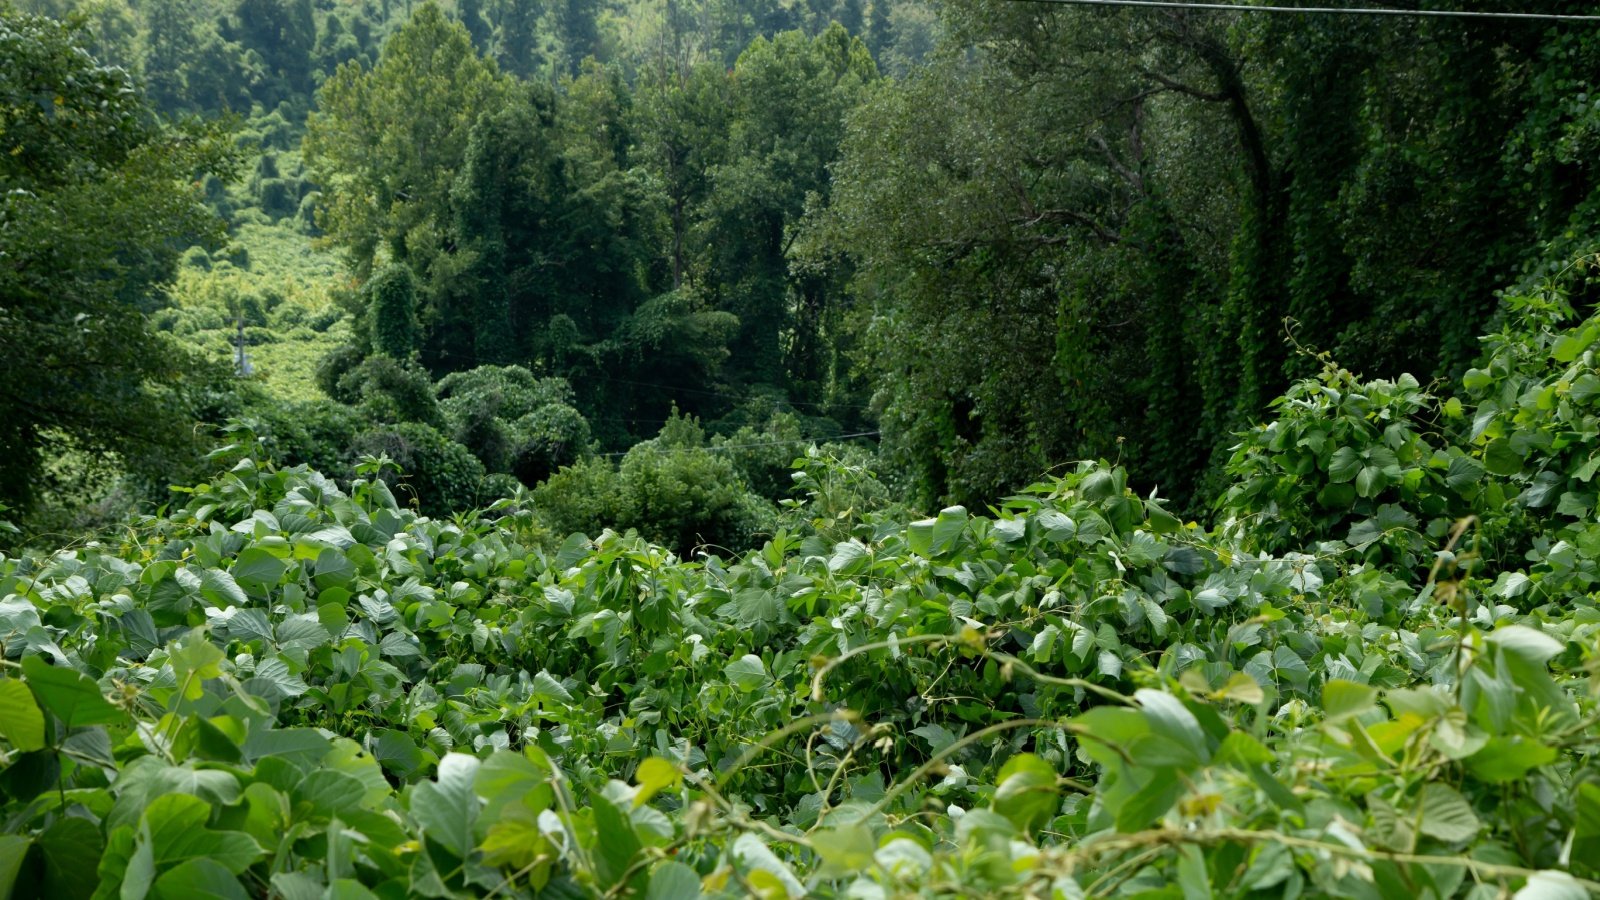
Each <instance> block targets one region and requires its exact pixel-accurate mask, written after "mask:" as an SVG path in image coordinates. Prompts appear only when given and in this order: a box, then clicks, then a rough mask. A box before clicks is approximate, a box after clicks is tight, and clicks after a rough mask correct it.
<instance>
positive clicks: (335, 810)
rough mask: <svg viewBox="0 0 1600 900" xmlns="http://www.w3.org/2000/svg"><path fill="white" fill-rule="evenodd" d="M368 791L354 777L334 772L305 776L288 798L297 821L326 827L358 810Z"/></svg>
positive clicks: (323, 770) (321, 772)
mask: <svg viewBox="0 0 1600 900" xmlns="http://www.w3.org/2000/svg"><path fill="white" fill-rule="evenodd" d="M366 791H367V787H366V785H364V784H362V783H361V782H360V781H359V780H357V779H356V778H354V777H353V776H350V775H346V774H345V773H343V772H336V771H334V770H332V769H317V770H315V771H313V772H311V773H309V774H307V775H306V777H305V778H304V779H302V780H301V782H300V783H299V784H297V785H295V788H294V790H293V791H292V792H290V794H289V802H290V803H291V804H293V815H294V818H295V820H296V821H305V822H318V823H323V822H327V821H329V820H331V819H333V818H334V817H336V816H339V815H340V814H342V813H345V812H349V811H350V810H353V809H357V808H359V807H360V806H361V800H362V798H363V797H364V796H365V795H366Z"/></svg>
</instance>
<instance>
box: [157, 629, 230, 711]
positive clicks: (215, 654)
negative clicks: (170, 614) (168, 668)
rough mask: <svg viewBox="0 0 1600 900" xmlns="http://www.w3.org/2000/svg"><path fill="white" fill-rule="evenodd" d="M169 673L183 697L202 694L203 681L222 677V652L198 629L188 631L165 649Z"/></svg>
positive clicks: (194, 697)
mask: <svg viewBox="0 0 1600 900" xmlns="http://www.w3.org/2000/svg"><path fill="white" fill-rule="evenodd" d="M169 652H170V656H169V660H168V661H169V662H171V663H172V674H173V676H174V677H175V678H176V679H177V681H178V687H179V688H180V689H181V690H182V691H183V696H184V699H187V700H198V699H200V698H201V697H202V696H204V695H205V682H206V681H208V680H210V679H212V678H220V677H222V666H221V663H222V660H223V659H224V654H223V652H222V651H221V650H220V649H218V648H217V645H215V644H213V643H211V641H209V640H207V639H206V636H205V633H204V632H203V631H201V630H199V629H195V630H194V631H191V632H189V634H187V635H185V636H184V638H183V640H182V641H180V642H178V643H175V644H173V645H172V646H171V648H170V649H169Z"/></svg>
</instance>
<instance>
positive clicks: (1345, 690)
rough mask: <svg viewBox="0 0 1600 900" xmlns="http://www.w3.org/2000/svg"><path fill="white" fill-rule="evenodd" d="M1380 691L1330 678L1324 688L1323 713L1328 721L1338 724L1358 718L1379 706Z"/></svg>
mask: <svg viewBox="0 0 1600 900" xmlns="http://www.w3.org/2000/svg"><path fill="white" fill-rule="evenodd" d="M1377 698H1378V689H1377V688H1374V687H1372V686H1371V685H1366V684H1357V683H1356V682H1354V681H1346V680H1344V679H1342V678H1330V679H1328V681H1327V682H1326V683H1325V684H1323V686H1322V711H1323V714H1324V716H1325V717H1326V719H1327V721H1329V722H1337V721H1339V720H1340V719H1347V718H1350V717H1351V716H1358V715H1360V714H1362V713H1364V712H1366V711H1367V710H1369V709H1372V708H1373V707H1374V706H1376V705H1377Z"/></svg>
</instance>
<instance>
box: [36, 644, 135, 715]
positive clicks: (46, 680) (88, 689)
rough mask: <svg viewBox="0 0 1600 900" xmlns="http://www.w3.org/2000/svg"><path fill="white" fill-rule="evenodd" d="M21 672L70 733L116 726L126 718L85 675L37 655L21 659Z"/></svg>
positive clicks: (40, 700) (38, 696)
mask: <svg viewBox="0 0 1600 900" xmlns="http://www.w3.org/2000/svg"><path fill="white" fill-rule="evenodd" d="M22 673H23V675H24V676H25V677H26V679H27V682H28V687H29V688H31V689H32V690H33V694H34V696H35V697H37V698H39V703H40V705H41V706H43V707H44V708H45V709H47V710H49V711H50V712H51V713H52V714H53V715H54V716H55V717H56V718H58V719H60V720H61V723H62V724H63V725H65V726H66V727H67V729H68V730H71V729H73V728H79V727H82V726H84V725H114V724H117V723H119V722H123V721H125V720H126V719H127V715H126V714H125V713H123V711H122V710H120V709H117V708H116V707H115V706H112V705H111V704H110V703H109V702H108V701H107V700H106V698H105V695H103V694H101V693H100V686H99V685H97V684H95V683H94V682H93V681H91V680H89V678H88V677H87V676H85V675H82V674H79V673H78V672H75V671H73V670H71V669H65V668H59V667H56V666H52V665H50V664H49V663H47V662H45V661H44V660H43V659H42V658H41V657H38V656H25V657H23V658H22Z"/></svg>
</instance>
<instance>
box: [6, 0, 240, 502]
mask: <svg viewBox="0 0 1600 900" xmlns="http://www.w3.org/2000/svg"><path fill="white" fill-rule="evenodd" d="M81 39H82V35H81V34H80V32H79V31H78V30H77V29H74V28H72V27H70V26H66V25H63V24H61V23H59V22H56V21H54V20H51V19H48V18H43V17H36V16H24V15H15V14H12V13H11V12H9V10H8V8H7V7H3V6H0V60H4V64H3V66H0V248H3V250H0V253H3V256H0V260H3V262H0V298H4V300H3V301H0V356H3V357H4V358H5V375H4V377H3V378H0V455H3V456H4V458H5V463H4V465H3V466H0V504H9V505H13V506H17V505H23V504H27V503H29V502H31V501H33V500H35V499H37V498H36V494H37V492H38V488H39V486H40V485H39V483H40V482H41V481H45V480H46V479H47V474H46V473H47V462H48V461H49V460H50V459H51V458H52V457H54V456H56V455H58V454H60V453H62V452H63V450H64V449H79V450H83V451H87V452H90V453H95V452H116V453H121V454H123V455H124V456H127V457H132V458H136V459H137V458H143V459H145V460H146V461H150V462H151V466H152V467H165V468H168V469H174V468H175V469H177V471H179V472H181V471H182V468H181V467H182V466H183V465H184V464H185V462H186V461H187V460H188V459H191V458H192V457H193V455H194V453H195V450H196V449H197V448H196V447H194V446H193V445H188V446H186V445H185V442H184V440H183V433H182V429H183V425H184V424H185V423H187V422H189V421H192V420H193V418H194V415H195V407H196V406H197V405H198V404H197V401H196V400H195V398H194V397H193V396H192V395H191V394H189V393H187V392H185V391H183V390H181V389H179V388H177V386H176V383H177V382H178V381H179V380H180V379H182V378H184V377H191V378H194V379H196V380H202V379H204V378H206V377H207V375H206V371H205V368H204V366H203V365H201V364H200V362H199V361H198V360H195V359H192V358H191V357H190V355H189V354H187V353H186V352H185V350H184V348H183V347H181V346H180V345H178V344H176V343H174V342H171V341H167V340H163V339H162V338H161V337H160V336H159V335H156V334H153V333H152V330H151V328H150V327H149V322H148V320H147V318H146V314H147V313H149V312H151V311H153V310H155V309H157V308H159V307H160V306H161V305H162V297H161V293H160V290H159V287H160V285H161V284H162V283H163V282H164V281H167V280H169V279H170V278H171V277H172V275H173V272H174V269H175V268H176V265H177V261H178V254H179V252H180V251H181V250H182V248H183V247H184V246H187V245H188V244H189V243H194V242H197V241H208V240H211V241H214V240H216V239H217V238H218V235H217V233H216V232H217V230H218V229H217V228H216V227H215V225H216V223H215V221H214V219H212V217H211V216H210V214H209V212H208V211H207V210H206V209H205V206H204V204H203V203H202V202H201V197H200V196H199V195H198V192H197V191H195V190H194V188H193V185H192V184H191V183H189V182H188V179H190V178H191V177H192V175H193V173H195V172H203V171H208V170H222V171H225V170H226V169H227V167H228V166H229V165H230V164H231V159H230V157H229V155H228V153H227V148H226V146H225V144H224V143H223V140H222V136H221V134H220V133H219V132H218V131H217V130H216V129H214V128H209V127H205V126H200V125H197V124H195V125H189V126H185V127H178V128H167V127H163V126H162V124H161V123H160V122H159V121H158V120H157V119H156V117H155V115H154V113H153V111H152V110H151V109H150V107H149V105H148V103H146V101H145V100H144V98H143V97H142V96H141V95H140V94H139V93H138V92H137V91H136V90H135V89H134V85H133V83H132V80H131V79H130V78H129V77H128V75H127V73H126V72H123V71H121V70H119V69H116V68H111V67H107V66H103V65H100V64H99V63H97V62H96V61H95V60H94V59H93V58H92V57H90V56H89V55H88V54H86V53H84V52H83V51H82V49H81V47H80V46H79V45H80V43H81ZM174 431H176V432H178V433H177V434H176V435H175V434H174Z"/></svg>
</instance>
